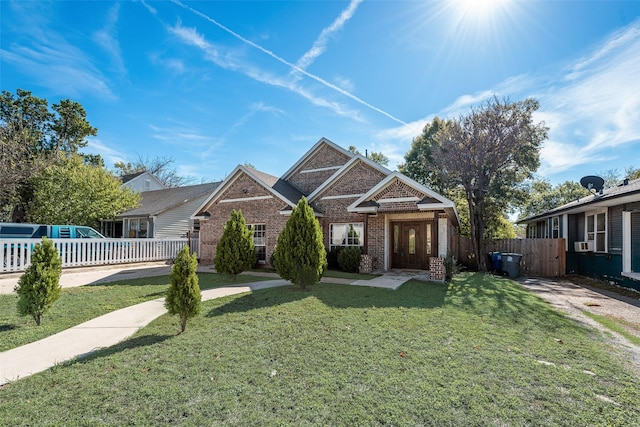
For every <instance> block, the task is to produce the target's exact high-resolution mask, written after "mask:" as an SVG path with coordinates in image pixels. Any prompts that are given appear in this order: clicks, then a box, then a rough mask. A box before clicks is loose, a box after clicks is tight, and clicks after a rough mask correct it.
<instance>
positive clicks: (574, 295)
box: [518, 277, 640, 374]
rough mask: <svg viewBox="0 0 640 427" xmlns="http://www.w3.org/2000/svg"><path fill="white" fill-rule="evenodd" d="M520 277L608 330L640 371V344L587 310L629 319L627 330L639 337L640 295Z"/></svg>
mask: <svg viewBox="0 0 640 427" xmlns="http://www.w3.org/2000/svg"><path fill="white" fill-rule="evenodd" d="M518 281H519V282H520V283H521V284H522V286H524V287H525V288H527V289H529V290H530V291H532V292H535V293H536V294H537V295H539V296H540V297H541V298H543V299H544V300H545V301H547V302H549V303H550V304H551V305H552V306H554V307H556V308H557V309H559V310H560V311H563V312H565V313H567V314H568V315H569V317H571V318H573V319H574V320H576V321H578V322H580V323H583V324H586V325H589V326H591V327H593V328H596V329H598V330H601V331H605V332H607V335H605V336H610V337H612V338H611V344H613V345H614V346H616V347H617V348H619V349H620V350H621V351H622V352H623V353H625V354H627V355H628V356H629V358H630V361H631V362H632V364H633V365H634V367H635V369H636V370H637V372H638V373H639V374H640V347H638V346H636V345H634V344H632V343H631V342H630V341H629V340H627V339H626V338H624V337H623V336H621V335H619V334H617V333H615V332H613V331H610V330H609V329H607V328H605V327H604V326H602V325H601V324H600V323H598V322H596V321H595V320H593V319H591V318H590V317H588V316H586V315H585V314H584V312H585V311H587V312H590V313H594V314H599V315H601V316H605V317H608V318H611V319H615V320H618V321H620V322H622V323H626V324H627V325H629V326H628V328H626V329H627V330H628V332H629V333H631V334H633V335H635V336H637V337H638V338H640V299H633V298H629V297H625V296H623V295H619V294H616V293H615V292H610V291H606V290H602V289H597V288H592V287H589V286H582V285H577V284H575V283H572V282H569V281H567V280H560V279H549V278H532V277H522V278H520V279H518Z"/></svg>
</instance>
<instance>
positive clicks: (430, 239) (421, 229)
mask: <svg viewBox="0 0 640 427" xmlns="http://www.w3.org/2000/svg"><path fill="white" fill-rule="evenodd" d="M391 230H392V232H391V239H392V241H391V250H392V255H391V268H407V269H412V270H427V269H428V268H429V257H430V256H433V251H434V250H435V239H434V233H435V226H434V223H433V221H416V222H393V223H392V224H391Z"/></svg>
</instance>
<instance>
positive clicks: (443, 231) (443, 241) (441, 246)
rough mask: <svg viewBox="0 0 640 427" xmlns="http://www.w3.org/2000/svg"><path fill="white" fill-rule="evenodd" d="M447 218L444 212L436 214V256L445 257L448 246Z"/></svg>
mask: <svg viewBox="0 0 640 427" xmlns="http://www.w3.org/2000/svg"><path fill="white" fill-rule="evenodd" d="M448 223H449V222H448V220H447V216H446V215H445V214H440V215H438V256H439V257H440V258H446V257H447V251H448V249H449V248H448V246H449V236H448V235H447V231H448V227H447V225H448Z"/></svg>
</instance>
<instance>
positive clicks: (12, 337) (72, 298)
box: [0, 273, 265, 425]
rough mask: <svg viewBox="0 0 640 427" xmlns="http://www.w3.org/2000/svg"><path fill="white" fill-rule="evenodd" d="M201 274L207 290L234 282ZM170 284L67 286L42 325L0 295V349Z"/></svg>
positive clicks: (161, 291)
mask: <svg viewBox="0 0 640 427" xmlns="http://www.w3.org/2000/svg"><path fill="white" fill-rule="evenodd" d="M198 277H199V280H200V288H201V289H203V290H204V289H211V288H217V287H219V286H224V285H228V284H230V283H231V281H230V279H229V277H227V276H222V275H218V274H206V273H202V274H198ZM259 280H265V278H263V277H252V276H239V277H238V281H237V283H246V282H255V281H259ZM168 287H169V278H168V276H159V277H150V278H144V279H131V280H121V281H117V282H110V283H104V284H100V285H90V286H82V287H78V288H65V289H63V290H62V294H61V296H60V298H59V299H58V301H56V302H55V303H54V305H53V307H51V310H49V311H48V312H47V313H46V314H45V315H44V317H43V319H42V324H41V325H40V326H36V324H35V322H34V321H33V319H32V318H31V317H20V316H18V310H17V308H16V303H17V301H18V296H17V295H16V294H13V295H0V351H5V350H8V349H11V348H15V347H18V346H21V345H24V344H28V343H30V342H34V341H37V340H40V339H42V338H45V337H48V336H50V335H53V334H55V333H58V332H60V331H63V330H65V329H68V328H70V327H72V326H75V325H78V324H80V323H82V322H86V321H87V320H90V319H93V318H95V317H98V316H101V315H103V314H106V313H108V312H110V311H114V310H118V309H120V308H124V307H128V306H131V305H134V304H138V303H141V302H145V301H149V300H152V299H156V298H161V297H164V295H165V293H166V291H167V289H168ZM0 425H1V424H0Z"/></svg>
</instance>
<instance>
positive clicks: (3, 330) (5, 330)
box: [0, 324, 16, 332]
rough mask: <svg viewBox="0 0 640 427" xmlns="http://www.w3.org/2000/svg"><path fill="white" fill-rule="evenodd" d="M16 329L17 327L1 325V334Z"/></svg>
mask: <svg viewBox="0 0 640 427" xmlns="http://www.w3.org/2000/svg"><path fill="white" fill-rule="evenodd" d="M14 329H16V325H9V324H6V325H0V332H7V331H12V330H14Z"/></svg>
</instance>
